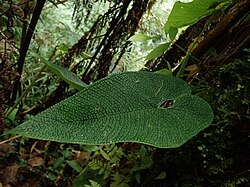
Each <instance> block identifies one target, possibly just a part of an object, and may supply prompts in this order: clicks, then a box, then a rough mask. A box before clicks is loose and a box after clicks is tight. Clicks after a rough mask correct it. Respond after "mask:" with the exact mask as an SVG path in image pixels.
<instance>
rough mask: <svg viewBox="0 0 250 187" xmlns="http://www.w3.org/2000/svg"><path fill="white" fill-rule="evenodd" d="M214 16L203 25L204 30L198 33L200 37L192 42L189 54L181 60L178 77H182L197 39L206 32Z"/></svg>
mask: <svg viewBox="0 0 250 187" xmlns="http://www.w3.org/2000/svg"><path fill="white" fill-rule="evenodd" d="M212 18H213V16H211V18H210V19H209V21H208V22H207V23H206V24H205V26H204V27H203V29H202V31H201V32H200V34H199V35H198V37H197V38H196V39H195V41H194V43H193V44H192V46H191V48H190V50H189V51H188V53H187V55H186V56H185V57H184V59H183V60H182V61H181V63H180V64H181V67H180V70H179V71H178V73H177V75H176V77H180V76H181V75H183V72H184V69H185V67H186V65H187V62H188V60H189V57H190V55H191V53H192V51H193V50H194V48H195V46H196V44H197V41H198V40H199V39H200V38H201V36H202V34H203V33H204V31H205V29H206V28H207V26H208V25H209V24H210V23H211V21H212Z"/></svg>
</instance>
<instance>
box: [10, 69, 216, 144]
mask: <svg viewBox="0 0 250 187" xmlns="http://www.w3.org/2000/svg"><path fill="white" fill-rule="evenodd" d="M171 102H173V104H171ZM168 105H170V106H168ZM212 119H213V112H212V110H211V108H210V106H209V105H208V104H207V103H206V102H205V101H204V100H203V99H201V98H200V97H198V96H194V95H191V90H190V87H189V85H188V84H187V83H186V82H184V81H182V80H181V79H179V78H176V77H173V76H167V75H159V74H155V73H149V72H127V73H121V74H115V75H112V76H109V77H107V78H104V79H102V80H100V81H97V82H96V83H93V84H92V85H90V86H88V87H87V88H86V89H84V90H83V91H81V92H79V93H77V94H76V95H74V96H72V97H70V98H68V99H66V100H64V101H62V102H60V103H58V104H56V105H54V106H52V107H51V108H49V109H47V110H45V111H44V112H42V113H40V114H38V115H37V116H35V117H34V118H33V119H32V120H30V121H27V122H25V123H23V124H22V125H20V126H18V127H16V128H15V129H13V130H11V131H10V132H11V133H17V134H21V135H23V136H26V137H30V138H36V139H43V140H52V141H58V142H67V143H79V144H109V143H113V142H140V143H144V144H149V145H153V146H156V147H164V148H169V147H177V146H180V145H182V144H183V143H185V142H186V141H188V140H189V139H190V138H192V137H193V136H194V135H196V134H197V133H198V132H199V131H201V130H202V129H204V128H206V127H207V126H208V125H210V123H211V122H212Z"/></svg>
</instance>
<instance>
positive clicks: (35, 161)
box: [28, 157, 45, 167]
mask: <svg viewBox="0 0 250 187" xmlns="http://www.w3.org/2000/svg"><path fill="white" fill-rule="evenodd" d="M44 163H45V162H44V159H43V158H41V157H35V158H32V159H30V160H28V164H29V165H30V166H32V167H35V166H41V165H43V164H44Z"/></svg>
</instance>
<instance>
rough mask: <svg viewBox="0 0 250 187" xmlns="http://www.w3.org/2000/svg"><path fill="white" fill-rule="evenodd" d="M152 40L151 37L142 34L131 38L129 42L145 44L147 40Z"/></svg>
mask: <svg viewBox="0 0 250 187" xmlns="http://www.w3.org/2000/svg"><path fill="white" fill-rule="evenodd" d="M150 39H152V38H151V37H150V36H147V35H146V34H142V33H137V34H135V35H134V36H132V37H130V38H129V41H132V42H145V41H147V40H150Z"/></svg>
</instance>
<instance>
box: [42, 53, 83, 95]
mask: <svg viewBox="0 0 250 187" xmlns="http://www.w3.org/2000/svg"><path fill="white" fill-rule="evenodd" d="M40 59H41V61H42V62H43V63H44V64H45V65H46V66H47V68H48V69H49V70H50V71H52V72H53V73H55V74H56V75H57V76H58V77H60V78H61V79H62V80H64V81H65V82H67V83H68V84H69V85H71V86H72V87H74V88H75V89H77V90H79V91H80V90H82V89H83V88H85V87H86V86H87V84H85V83H84V82H82V81H81V79H79V78H78V77H77V75H76V74H74V73H72V72H71V71H69V70H68V69H67V68H64V67H61V66H58V65H57V64H53V63H51V62H49V61H47V60H45V59H44V58H40Z"/></svg>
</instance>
